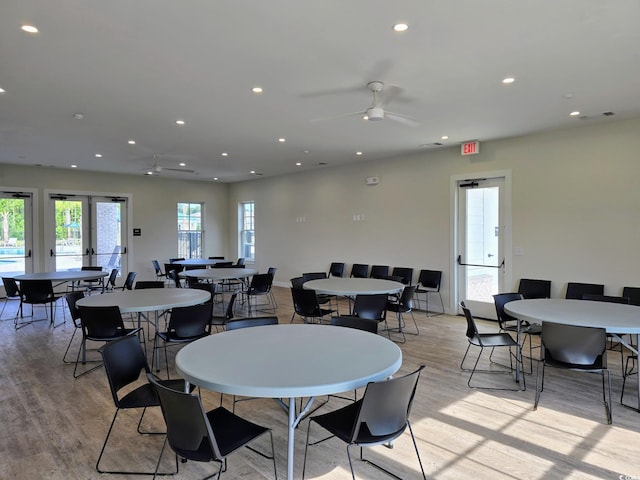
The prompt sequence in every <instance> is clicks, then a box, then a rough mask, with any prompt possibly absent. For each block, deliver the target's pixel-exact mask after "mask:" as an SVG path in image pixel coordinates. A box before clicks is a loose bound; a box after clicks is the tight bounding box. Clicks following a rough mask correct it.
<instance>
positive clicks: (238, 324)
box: [227, 316, 278, 330]
mask: <svg viewBox="0 0 640 480" xmlns="http://www.w3.org/2000/svg"><path fill="white" fill-rule="evenodd" d="M277 324H278V317H274V316H271V317H249V318H238V319H236V320H231V321H230V322H227V330H237V329H239V328H249V327H261V326H264V325H277Z"/></svg>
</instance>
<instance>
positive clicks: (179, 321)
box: [151, 302, 213, 378]
mask: <svg viewBox="0 0 640 480" xmlns="http://www.w3.org/2000/svg"><path fill="white" fill-rule="evenodd" d="M212 315H213V303H210V302H207V303H201V304H200V305H192V306H188V307H177V308H174V309H172V310H171V315H170V317H169V325H168V326H167V330H166V331H164V332H160V331H159V332H156V336H155V339H154V341H153V354H152V360H151V363H152V364H153V360H154V359H155V367H156V371H157V372H159V371H160V357H159V353H158V352H157V351H158V349H159V348H161V346H160V341H162V348H164V359H165V365H166V369H167V378H169V358H168V355H167V346H168V345H179V344H185V343H190V342H193V341H194V340H198V339H199V338H203V337H206V336H207V335H209V332H210V328H211V327H210V326H209V325H210V323H211V318H212Z"/></svg>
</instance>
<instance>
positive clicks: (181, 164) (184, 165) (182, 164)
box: [178, 162, 187, 167]
mask: <svg viewBox="0 0 640 480" xmlns="http://www.w3.org/2000/svg"><path fill="white" fill-rule="evenodd" d="M178 165H180V166H181V167H186V166H187V164H186V163H184V162H180V163H179V164H178Z"/></svg>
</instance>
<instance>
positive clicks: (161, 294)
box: [76, 288, 211, 313]
mask: <svg viewBox="0 0 640 480" xmlns="http://www.w3.org/2000/svg"><path fill="white" fill-rule="evenodd" d="M210 298H211V293H209V292H207V291H206V290H197V289H193V288H142V289H140V290H123V291H121V292H112V293H105V294H103V295H91V296H89V297H84V298H81V299H80V300H78V302H77V303H76V305H78V306H83V307H110V306H113V305H117V306H118V307H120V312H121V313H139V312H152V311H159V310H169V309H171V308H175V307H188V306H190V305H198V304H199V303H204V302H206V301H207V300H209V299H210Z"/></svg>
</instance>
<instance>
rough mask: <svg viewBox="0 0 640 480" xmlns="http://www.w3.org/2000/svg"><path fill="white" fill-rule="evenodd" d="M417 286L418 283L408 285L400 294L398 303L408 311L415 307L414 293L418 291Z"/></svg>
mask: <svg viewBox="0 0 640 480" xmlns="http://www.w3.org/2000/svg"><path fill="white" fill-rule="evenodd" d="M416 288H417V286H416V285H407V286H406V287H404V289H403V290H402V293H401V294H400V298H399V299H398V305H399V306H400V307H402V308H403V309H404V310H406V311H409V310H411V309H412V308H413V295H414V294H415V293H416Z"/></svg>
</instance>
